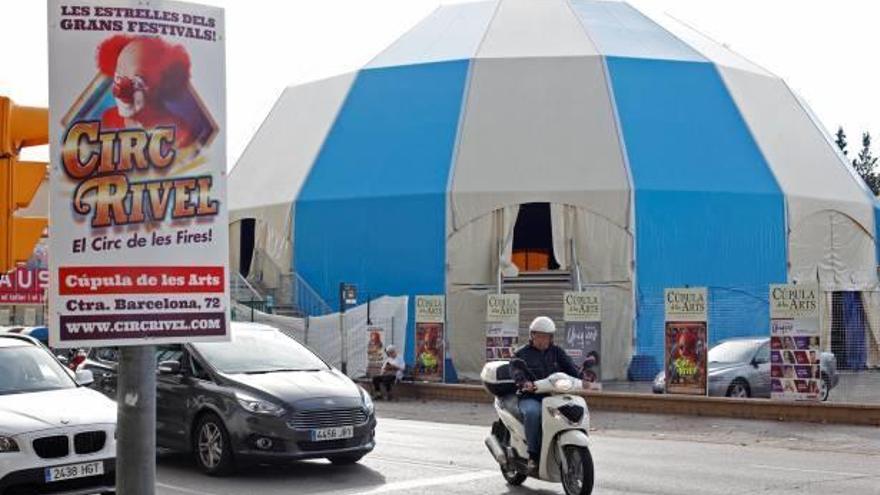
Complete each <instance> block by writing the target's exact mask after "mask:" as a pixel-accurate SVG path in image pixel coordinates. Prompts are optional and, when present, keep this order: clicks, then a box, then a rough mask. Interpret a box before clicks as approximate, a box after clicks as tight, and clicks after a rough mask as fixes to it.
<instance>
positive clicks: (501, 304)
mask: <svg viewBox="0 0 880 495" xmlns="http://www.w3.org/2000/svg"><path fill="white" fill-rule="evenodd" d="M518 345H519V294H489V295H488V297H487V298H486V361H497V360H503V359H510V358H512V357H513V353H514V351H515V350H516V348H517V346H518Z"/></svg>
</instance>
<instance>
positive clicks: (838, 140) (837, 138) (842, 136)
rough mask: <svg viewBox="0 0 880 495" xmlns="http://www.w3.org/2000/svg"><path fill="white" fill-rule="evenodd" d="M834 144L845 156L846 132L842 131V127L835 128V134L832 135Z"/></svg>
mask: <svg viewBox="0 0 880 495" xmlns="http://www.w3.org/2000/svg"><path fill="white" fill-rule="evenodd" d="M834 144H836V145H837V147H838V148H840V151H842V152H843V156H846V155H847V153H849V151H847V150H846V145H847V143H846V133H845V132H843V127H838V128H837V134H835V135H834Z"/></svg>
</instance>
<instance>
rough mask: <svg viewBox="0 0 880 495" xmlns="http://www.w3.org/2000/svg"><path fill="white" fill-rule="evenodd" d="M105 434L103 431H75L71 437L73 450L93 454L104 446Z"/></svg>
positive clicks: (78, 452)
mask: <svg viewBox="0 0 880 495" xmlns="http://www.w3.org/2000/svg"><path fill="white" fill-rule="evenodd" d="M106 441H107V434H106V433H104V432H103V431H87V432H84V433H77V434H76V435H75V436H74V437H73V450H74V451H75V452H76V453H77V454H93V453H95V452H98V451H99V450H101V449H103V448H104V443H105V442H106Z"/></svg>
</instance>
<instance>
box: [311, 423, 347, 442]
mask: <svg viewBox="0 0 880 495" xmlns="http://www.w3.org/2000/svg"><path fill="white" fill-rule="evenodd" d="M353 436H354V427H353V426H342V427H339V428H321V429H320V430H312V441H313V442H324V441H327V440H341V439H344V438H351V437H353Z"/></svg>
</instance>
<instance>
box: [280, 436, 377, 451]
mask: <svg viewBox="0 0 880 495" xmlns="http://www.w3.org/2000/svg"><path fill="white" fill-rule="evenodd" d="M363 443H364V439H363V437H354V438H344V439H341V440H327V441H325V442H297V443H296V445H297V446H298V447H299V450H301V451H303V452H316V451H321V450H339V449H346V448H351V447H357V446H359V445H361V444H363Z"/></svg>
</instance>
